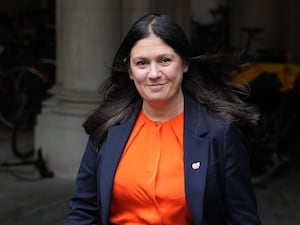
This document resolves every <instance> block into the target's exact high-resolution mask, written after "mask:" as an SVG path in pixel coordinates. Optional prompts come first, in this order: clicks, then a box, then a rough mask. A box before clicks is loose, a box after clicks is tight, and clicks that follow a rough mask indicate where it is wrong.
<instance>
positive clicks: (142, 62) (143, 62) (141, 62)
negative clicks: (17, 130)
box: [136, 61, 146, 66]
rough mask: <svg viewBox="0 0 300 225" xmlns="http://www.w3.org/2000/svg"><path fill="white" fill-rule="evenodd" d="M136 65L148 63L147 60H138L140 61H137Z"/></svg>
mask: <svg viewBox="0 0 300 225" xmlns="http://www.w3.org/2000/svg"><path fill="white" fill-rule="evenodd" d="M136 65H137V66H144V65H146V61H138V62H136Z"/></svg>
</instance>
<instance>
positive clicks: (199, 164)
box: [192, 162, 201, 170]
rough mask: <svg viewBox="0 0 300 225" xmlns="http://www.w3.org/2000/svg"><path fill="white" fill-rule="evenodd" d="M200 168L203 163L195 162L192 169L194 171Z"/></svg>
mask: <svg viewBox="0 0 300 225" xmlns="http://www.w3.org/2000/svg"><path fill="white" fill-rule="evenodd" d="M200 166H201V163H200V162H194V163H192V168H193V169H194V170H197V169H199V168H200Z"/></svg>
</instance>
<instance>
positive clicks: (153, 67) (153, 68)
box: [149, 63, 161, 78]
mask: <svg viewBox="0 0 300 225" xmlns="http://www.w3.org/2000/svg"><path fill="white" fill-rule="evenodd" d="M160 75H161V72H160V69H159V66H158V65H157V64H156V63H151V64H150V68H149V77H150V78H157V77H160Z"/></svg>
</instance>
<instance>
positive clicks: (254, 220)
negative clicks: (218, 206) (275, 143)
mask: <svg viewBox="0 0 300 225" xmlns="http://www.w3.org/2000/svg"><path fill="white" fill-rule="evenodd" d="M223 138H224V142H223V143H224V146H223V151H224V165H223V169H224V171H223V172H224V179H225V181H224V182H225V196H224V197H225V209H226V211H227V212H226V215H227V224H230V225H261V222H260V219H259V217H258V214H257V203H256V196H255V192H254V188H253V186H252V183H251V172H250V166H249V165H250V163H249V148H248V144H247V143H248V141H247V140H246V138H245V136H244V135H243V133H242V132H241V131H240V130H239V129H237V128H236V127H234V126H232V125H228V126H226V127H225V131H224V137H223Z"/></svg>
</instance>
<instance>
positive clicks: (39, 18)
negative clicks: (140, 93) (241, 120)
mask: <svg viewBox="0 0 300 225" xmlns="http://www.w3.org/2000/svg"><path fill="white" fill-rule="evenodd" d="M299 10H300V1H298V0H285V1H283V0H251V1H250V0H164V1H158V0H126V1H125V0H116V1H108V0H101V1H99V0H85V1H81V0H63V1H59V0H57V1H55V0H22V1H18V0H10V1H2V2H1V7H0V132H1V133H0V163H1V167H0V190H1V192H0V202H1V200H2V202H3V204H5V206H3V207H4V208H5V209H6V210H3V212H1V213H0V221H4V222H3V223H2V224H7V225H8V224H21V222H20V221H27V223H25V224H36V223H37V222H35V221H39V224H49V225H51V224H63V223H64V217H65V214H66V211H67V204H66V203H67V201H68V198H69V197H70V195H71V193H72V191H73V182H74V179H75V176H76V173H77V169H78V165H79V161H80V159H81V156H82V153H83V150H84V147H85V144H86V141H87V136H86V135H85V133H84V131H83V128H82V126H81V124H82V122H83V121H84V120H85V118H86V117H87V115H88V114H89V113H90V112H91V110H92V109H94V108H95V107H96V106H97V103H98V99H99V96H98V95H97V89H98V87H99V85H100V83H101V82H102V81H103V80H104V79H105V78H106V76H107V75H108V73H109V68H110V64H111V61H112V58H113V55H114V53H115V52H116V50H117V48H118V46H119V44H120V42H121V40H122V38H123V37H124V35H125V34H126V32H127V30H128V28H129V27H130V26H131V25H132V23H133V22H134V21H135V20H136V19H138V18H139V17H140V16H142V15H144V14H145V13H149V12H160V13H167V14H169V15H171V16H173V17H174V18H175V19H176V20H177V21H178V23H179V24H180V25H181V26H182V27H183V29H184V31H185V32H186V34H187V36H188V37H189V38H190V41H191V43H192V45H193V47H194V51H195V54H204V53H218V52H221V53H224V54H229V55H230V54H233V55H240V58H241V66H240V67H239V68H236V69H234V70H233V71H232V74H230V75H231V76H232V79H234V80H237V81H238V80H245V81H247V82H249V85H250V87H251V95H250V97H249V98H248V99H247V101H249V102H250V103H251V104H255V105H256V106H257V107H258V109H259V111H260V113H261V118H260V121H259V124H258V126H256V127H255V128H251V129H250V128H249V129H247V130H246V134H247V135H248V139H249V142H250V146H251V152H250V159H251V170H252V180H253V184H254V185H255V187H256V190H257V196H258V202H259V210H260V213H261V215H262V219H263V222H265V223H264V224H266V225H275V224H291V225H293V224H299V222H300V215H299V213H298V211H299V210H298V211H297V208H298V209H299V206H300V197H299V196H300V190H299V189H300V186H299V180H300V179H299V168H300V167H299V163H298V161H299V159H300V154H299V144H300V142H299V138H300V132H299V122H300V121H299V108H300V107H299V101H300V100H299V98H300V96H299V94H300V92H299V91H300V86H299V84H300V83H299V78H300V44H299V40H300V29H299V27H300V24H299V23H300V22H299V21H300V13H299ZM2 189H3V190H2ZM22 190H26V191H24V193H23V192H22ZM3 207H2V206H1V209H2V208H3ZM287 220H288V221H289V222H286V221H287ZM22 224H24V222H23V223H22Z"/></svg>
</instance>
